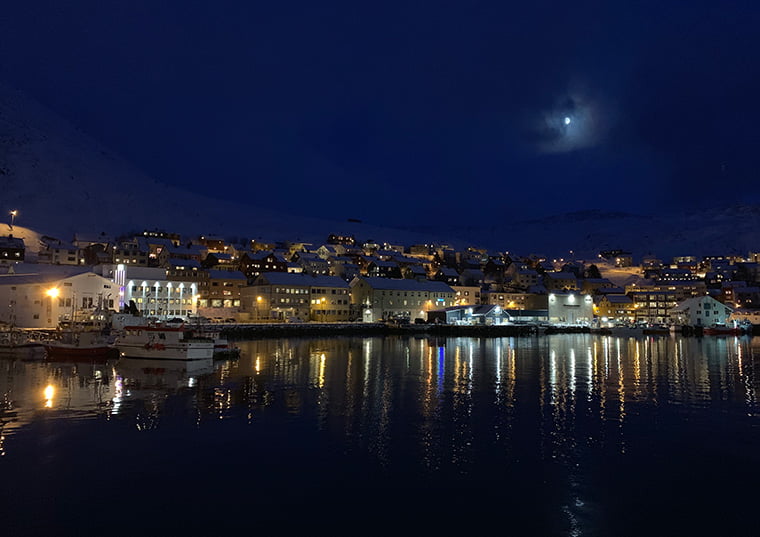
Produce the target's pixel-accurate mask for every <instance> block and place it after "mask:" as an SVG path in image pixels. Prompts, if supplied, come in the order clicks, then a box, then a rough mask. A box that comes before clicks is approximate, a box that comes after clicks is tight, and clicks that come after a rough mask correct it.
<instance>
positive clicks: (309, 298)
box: [240, 272, 351, 322]
mask: <svg viewBox="0 0 760 537" xmlns="http://www.w3.org/2000/svg"><path fill="white" fill-rule="evenodd" d="M350 312H351V297H350V289H349V286H348V283H346V281H345V280H343V279H341V278H339V277H337V276H324V275H320V276H311V275H308V274H293V273H288V272H265V273H262V274H261V275H260V276H258V277H257V278H256V279H255V280H254V282H253V285H251V286H249V287H246V288H244V289H242V297H241V307H240V315H241V317H242V318H245V319H248V320H251V321H268V322H272V321H288V320H295V319H297V320H300V321H309V320H310V321H319V322H345V321H348V320H349V316H350Z"/></svg>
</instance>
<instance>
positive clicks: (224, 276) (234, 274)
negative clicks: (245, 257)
mask: <svg viewBox="0 0 760 537" xmlns="http://www.w3.org/2000/svg"><path fill="white" fill-rule="evenodd" d="M208 276H209V279H212V280H246V279H247V278H246V276H245V274H243V273H242V272H240V271H239V270H214V269H211V270H209V271H208Z"/></svg>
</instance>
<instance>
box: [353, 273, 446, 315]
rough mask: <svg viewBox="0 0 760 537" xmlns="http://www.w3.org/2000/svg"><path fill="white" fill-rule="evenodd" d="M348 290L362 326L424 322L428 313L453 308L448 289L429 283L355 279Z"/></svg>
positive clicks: (442, 284) (439, 283)
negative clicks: (393, 321)
mask: <svg viewBox="0 0 760 537" xmlns="http://www.w3.org/2000/svg"><path fill="white" fill-rule="evenodd" d="M350 286H351V304H352V305H353V306H354V308H355V313H356V312H358V311H361V314H362V319H363V320H364V321H365V322H376V321H379V320H384V319H392V318H398V317H403V318H407V319H415V318H418V317H419V318H422V319H425V318H426V316H427V312H428V311H430V310H435V309H441V308H446V307H449V306H453V305H454V300H455V297H456V293H455V292H454V290H453V289H452V288H451V287H450V286H448V285H446V284H445V283H443V282H436V281H430V280H424V281H419V280H409V279H396V278H370V277H366V278H365V277H356V278H354V279H353V280H351V283H350ZM357 316H358V313H357Z"/></svg>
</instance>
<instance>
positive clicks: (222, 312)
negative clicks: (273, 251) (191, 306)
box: [198, 269, 248, 319]
mask: <svg viewBox="0 0 760 537" xmlns="http://www.w3.org/2000/svg"><path fill="white" fill-rule="evenodd" d="M206 272H207V274H208V278H207V279H204V280H203V281H201V282H199V285H198V313H199V314H200V315H203V316H204V317H209V318H212V319H213V318H222V319H227V318H235V317H236V314H237V312H238V310H239V308H240V300H241V294H242V289H243V288H244V287H245V286H246V285H247V284H248V279H247V278H246V277H245V274H243V273H242V272H240V271H239V270H238V271H230V270H213V269H212V270H208V271H206Z"/></svg>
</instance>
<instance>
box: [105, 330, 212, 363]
mask: <svg viewBox="0 0 760 537" xmlns="http://www.w3.org/2000/svg"><path fill="white" fill-rule="evenodd" d="M114 346H115V347H116V348H117V349H118V350H119V354H120V355H121V356H122V357H125V358H149V359H153V360H209V359H212V358H213V357H214V340H213V339H212V338H204V337H192V336H191V335H190V333H189V332H186V330H185V328H184V326H181V325H180V326H167V325H162V324H150V325H142V326H139V325H138V326H125V327H124V329H123V333H122V335H121V336H119V337H118V338H117V339H116V342H115V343H114Z"/></svg>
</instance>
